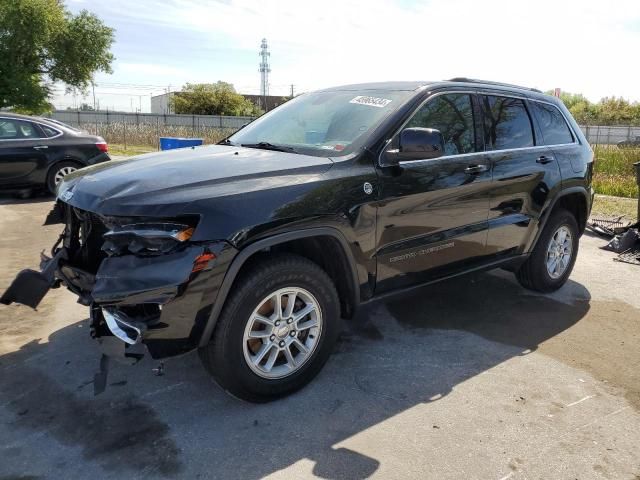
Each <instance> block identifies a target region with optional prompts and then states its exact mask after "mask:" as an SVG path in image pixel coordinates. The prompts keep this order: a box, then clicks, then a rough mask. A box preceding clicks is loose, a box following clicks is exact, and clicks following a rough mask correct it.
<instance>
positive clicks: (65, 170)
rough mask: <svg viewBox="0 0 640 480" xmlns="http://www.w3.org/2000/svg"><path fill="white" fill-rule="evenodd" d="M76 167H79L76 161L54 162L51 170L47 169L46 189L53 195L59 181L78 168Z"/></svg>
mask: <svg viewBox="0 0 640 480" xmlns="http://www.w3.org/2000/svg"><path fill="white" fill-rule="evenodd" d="M78 168H81V167H80V166H79V165H78V164H77V163H75V162H69V161H66V162H60V163H56V164H55V165H54V166H53V167H51V170H49V175H47V189H48V190H49V192H50V193H51V194H53V195H55V194H56V188H57V187H58V185H59V184H60V182H62V179H63V178H64V177H65V176H67V175H69V174H70V173H72V172H75V171H76V170H78Z"/></svg>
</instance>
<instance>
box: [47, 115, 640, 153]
mask: <svg viewBox="0 0 640 480" xmlns="http://www.w3.org/2000/svg"><path fill="white" fill-rule="evenodd" d="M50 117H51V118H53V119H56V120H59V121H61V122H64V123H67V124H69V125H72V126H74V127H79V128H82V129H83V130H87V131H89V132H91V133H95V134H97V135H101V136H102V137H104V138H105V139H106V140H107V141H108V142H109V143H118V144H124V145H127V144H129V145H149V146H157V145H158V139H159V137H198V138H203V139H204V141H205V143H215V142H217V141H219V140H221V139H223V138H224V137H226V136H228V135H230V134H231V133H233V132H234V131H236V130H237V129H239V128H240V127H242V126H243V125H245V124H247V123H249V122H250V121H251V120H253V118H252V117H232V116H221V115H175V114H166V115H165V114H156V113H111V112H85V111H72V110H57V111H55V112H53V113H52V114H51V115H50ZM580 128H581V129H582V131H583V132H584V134H585V136H586V137H587V140H588V141H589V143H591V144H593V145H616V144H618V143H620V142H628V141H635V140H640V127H632V126H602V125H581V126H580Z"/></svg>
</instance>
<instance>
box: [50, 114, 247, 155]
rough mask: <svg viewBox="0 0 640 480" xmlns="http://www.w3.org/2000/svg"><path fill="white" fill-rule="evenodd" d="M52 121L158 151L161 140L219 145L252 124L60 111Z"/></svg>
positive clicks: (191, 117) (214, 117) (237, 120)
mask: <svg viewBox="0 0 640 480" xmlns="http://www.w3.org/2000/svg"><path fill="white" fill-rule="evenodd" d="M49 117H51V118H53V119H55V120H59V121H61V122H64V123H66V124H68V125H71V126H73V127H77V128H81V129H82V130H86V131H88V132H90V133H93V134H95V135H100V136H102V137H104V139H105V140H107V142H108V143H112V144H122V145H124V146H125V147H126V146H127V145H136V146H153V147H157V146H158V142H159V139H160V137H197V138H202V139H204V142H205V143H216V142H218V141H220V140H222V139H223V138H225V137H227V136H228V135H230V134H232V133H233V132H235V131H236V130H238V129H239V128H240V127H242V126H243V125H245V124H247V123H249V122H250V121H251V120H253V118H252V117H234V116H221V115H174V114H166V115H164V114H154V113H112V112H85V111H71V110H58V111H55V112H53V113H52V114H50V115H49Z"/></svg>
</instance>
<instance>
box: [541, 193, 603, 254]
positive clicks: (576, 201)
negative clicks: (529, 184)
mask: <svg viewBox="0 0 640 480" xmlns="http://www.w3.org/2000/svg"><path fill="white" fill-rule="evenodd" d="M591 201H592V196H591V195H590V194H589V193H588V192H587V189H586V188H585V187H581V186H577V187H571V188H567V189H565V190H562V191H561V192H560V193H559V194H558V195H556V196H555V197H554V198H553V200H552V201H551V202H550V203H549V206H548V207H547V208H546V209H545V211H544V213H543V214H542V215H541V217H540V225H539V227H538V231H537V232H536V235H535V239H534V241H533V242H532V243H531V246H530V248H529V250H531V249H533V248H534V247H535V245H536V244H537V243H538V239H539V238H540V235H541V234H542V231H543V230H544V227H545V226H546V224H547V221H548V220H549V217H550V216H551V213H552V212H553V211H554V210H555V209H557V208H564V209H566V210H568V211H569V212H571V213H572V214H573V215H574V217H575V219H576V222H578V232H579V234H580V235H582V234H583V233H584V230H585V228H586V226H587V219H588V217H589V213H590V211H591Z"/></svg>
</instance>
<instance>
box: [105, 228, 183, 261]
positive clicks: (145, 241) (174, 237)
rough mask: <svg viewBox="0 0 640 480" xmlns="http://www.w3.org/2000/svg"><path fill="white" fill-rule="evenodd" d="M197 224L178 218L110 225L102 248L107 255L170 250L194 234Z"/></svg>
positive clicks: (167, 251)
mask: <svg viewBox="0 0 640 480" xmlns="http://www.w3.org/2000/svg"><path fill="white" fill-rule="evenodd" d="M194 229H195V226H193V225H189V224H187V223H177V222H162V221H152V222H140V223H125V224H120V225H118V224H116V225H111V228H110V230H109V231H107V232H106V233H105V234H104V235H103V237H104V240H105V242H104V244H103V245H102V250H103V251H104V252H106V254H107V255H109V256H113V255H122V254H126V253H133V254H136V255H158V254H163V253H169V252H171V251H172V250H174V249H176V248H178V247H179V246H180V245H181V244H183V243H184V242H186V241H187V240H189V239H190V238H191V236H192V235H193V232H194Z"/></svg>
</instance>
